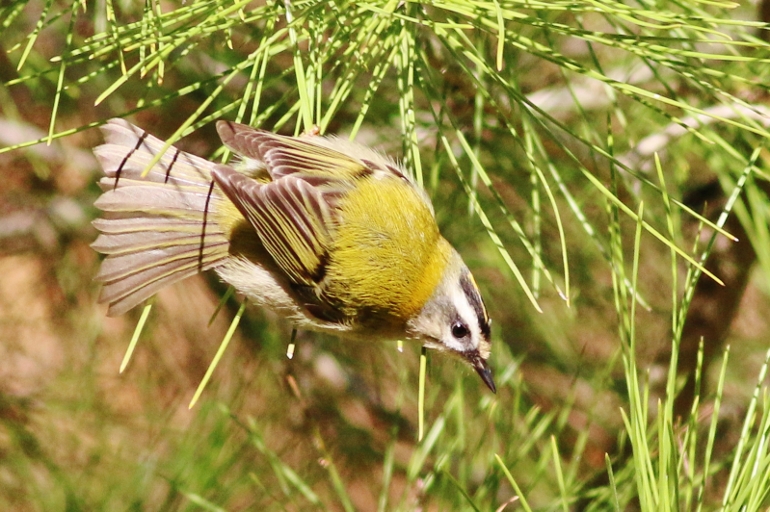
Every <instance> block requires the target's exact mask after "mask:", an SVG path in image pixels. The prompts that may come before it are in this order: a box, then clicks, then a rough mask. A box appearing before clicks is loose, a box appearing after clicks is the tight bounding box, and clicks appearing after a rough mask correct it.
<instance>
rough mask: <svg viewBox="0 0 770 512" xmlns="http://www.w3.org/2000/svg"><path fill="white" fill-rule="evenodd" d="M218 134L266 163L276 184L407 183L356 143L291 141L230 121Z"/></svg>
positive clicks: (222, 123)
mask: <svg viewBox="0 0 770 512" xmlns="http://www.w3.org/2000/svg"><path fill="white" fill-rule="evenodd" d="M217 132H218V133H219V136H220V138H221V139H222V142H223V143H224V144H225V146H227V147H228V148H230V149H231V150H233V151H234V152H236V153H238V154H239V155H241V156H244V157H246V158H251V159H254V160H258V161H260V162H263V163H264V165H265V167H266V168H267V171H268V172H269V173H270V175H271V176H272V178H273V179H274V180H278V179H281V178H283V177H286V176H290V175H296V176H298V177H300V178H302V179H304V180H306V181H308V182H309V183H311V184H312V185H315V186H321V187H338V186H339V185H340V184H344V183H350V182H352V181H354V180H356V179H360V178H363V177H366V176H369V175H371V174H374V173H385V174H389V175H392V176H394V177H398V178H402V179H405V180H407V178H406V177H405V175H404V173H403V172H402V171H401V170H400V169H399V168H398V166H397V165H396V164H395V163H393V162H392V161H390V160H389V159H386V158H384V157H382V156H381V155H378V154H377V153H375V152H374V151H372V150H370V149H369V148H365V147H363V146H360V145H358V144H355V143H353V142H348V141H344V140H341V139H327V138H324V137H314V136H306V137H287V136H284V135H278V134H275V133H270V132H266V131H262V130H255V129H254V128H251V127H249V126H246V125H243V124H238V123H231V122H229V121H219V122H218V123H217ZM331 146H339V147H343V148H345V149H346V151H345V152H343V151H341V150H338V149H334V147H331ZM353 153H355V154H356V156H353V155H352V154H353ZM407 181H409V180H407ZM410 183H411V182H410Z"/></svg>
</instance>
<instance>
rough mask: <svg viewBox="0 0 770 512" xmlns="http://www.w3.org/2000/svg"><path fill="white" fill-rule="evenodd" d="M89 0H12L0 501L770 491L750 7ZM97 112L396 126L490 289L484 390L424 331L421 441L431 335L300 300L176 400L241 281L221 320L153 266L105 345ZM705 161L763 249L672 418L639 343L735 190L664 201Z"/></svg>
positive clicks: (763, 82) (758, 78) (197, 130)
mask: <svg viewBox="0 0 770 512" xmlns="http://www.w3.org/2000/svg"><path fill="white" fill-rule="evenodd" d="M84 7H85V4H82V3H59V2H46V3H42V2H33V1H30V2H23V1H16V2H12V3H11V4H9V5H7V6H4V7H2V10H0V20H2V21H0V27H2V34H3V37H2V38H0V45H1V46H2V50H3V51H2V52H0V55H1V56H2V57H0V81H2V85H0V113H1V115H0V123H2V126H0V166H2V169H3V177H4V188H3V192H2V195H1V196H0V197H2V202H1V203H0V237H2V238H0V274H1V275H3V279H1V280H0V350H2V351H3V354H2V356H0V357H1V358H2V361H3V364H2V365H0V424H1V425H2V427H0V454H2V457H0V482H1V484H0V507H2V508H4V509H6V508H7V509H15V510H24V509H27V510H57V509H63V508H69V509H73V510H77V509H82V510H94V509H125V508H134V509H150V510H155V509H164V510H184V509H191V510H198V509H203V510H250V509H256V508H264V509H266V510H306V509H308V508H318V509H324V510H383V511H385V510H414V509H417V508H424V509H426V510H446V509H450V510H495V509H499V507H502V506H503V505H504V504H506V503H508V505H507V507H508V509H513V508H514V507H523V508H524V509H527V507H530V508H531V509H533V510H552V509H553V510H571V509H587V510H612V509H619V510H620V509H623V510H624V509H634V508H636V507H638V508H640V509H642V510H656V511H657V510H674V509H688V510H690V509H712V508H716V507H718V506H720V505H724V507H725V509H727V510H732V509H733V508H734V509H739V508H741V507H743V506H745V507H747V508H745V509H746V510H753V509H759V508H760V507H763V506H766V505H767V498H766V494H767V491H766V489H767V483H768V478H767V475H766V472H767V470H766V468H767V464H766V461H767V455H766V451H767V443H766V439H765V438H766V432H767V428H766V427H767V422H768V420H767V410H768V408H767V407H766V404H765V399H764V398H763V397H764V393H765V391H764V387H763V386H764V378H763V376H764V371H765V364H766V363H765V359H766V356H765V351H766V347H764V346H763V345H762V340H763V339H766V334H767V330H768V326H767V322H766V320H765V319H766V318H767V316H768V311H767V307H766V305H765V303H766V302H767V301H766V300H765V295H764V294H765V293H766V290H765V288H766V277H765V276H766V272H767V269H768V266H767V262H768V261H770V257H768V254H770V253H768V249H767V247H768V245H767V244H766V243H765V242H766V240H767V239H768V236H767V225H768V223H767V222H766V220H765V213H764V212H766V211H767V199H766V197H765V195H764V192H763V191H762V187H761V182H762V180H763V179H764V177H765V174H764V170H763V169H764V167H763V158H764V157H765V152H766V150H765V149H764V146H763V143H764V142H763V141H764V140H765V137H766V135H767V134H766V127H767V119H768V116H767V113H766V110H765V109H764V107H763V106H762V100H763V98H764V95H765V94H766V90H767V83H768V82H767V73H768V71H767V69H768V68H767V65H766V58H767V49H766V45H765V44H764V43H762V42H761V41H760V40H759V39H757V38H756V37H755V35H756V34H755V33H754V31H756V30H760V29H761V28H762V27H761V25H760V24H757V23H754V22H749V21H739V20H746V19H750V18H751V17H752V16H753V15H754V13H752V12H750V11H748V9H747V8H746V7H743V8H740V9H737V8H736V6H735V5H733V4H730V3H726V2H724V3H720V2H710V3H693V4H692V5H689V6H684V5H681V4H674V3H665V2H664V3H663V4H661V3H660V2H659V3H658V4H656V5H655V6H654V9H653V7H652V6H649V7H648V6H647V5H646V4H645V3H638V4H629V5H625V4H621V3H617V2H611V3H608V2H604V3H596V2H593V3H590V2H589V3H574V2H547V3H532V2H502V3H501V2H476V3H473V4H470V3H467V2H433V3H431V4H424V3H414V2H412V3H402V2H397V1H393V2H384V3H361V2H355V3H353V2H315V1H304V2H283V3H265V4H261V3H253V2H236V3H229V4H227V3H223V2H184V3H181V4H179V5H174V6H170V5H165V4H164V5H161V4H148V5H147V7H145V8H144V9H141V8H138V7H136V6H134V5H133V4H129V3H113V2H107V3H97V4H94V6H93V8H91V6H90V5H89V6H88V7H89V10H87V11H86V10H84ZM115 115H130V116H133V117H132V121H134V122H136V123H137V124H140V125H141V126H142V127H143V128H145V129H148V130H149V131H151V132H153V133H154V134H155V135H158V136H160V137H163V138H167V139H168V140H169V141H170V142H176V139H178V138H179V137H180V136H182V135H189V137H187V138H185V139H183V140H182V141H181V142H180V144H181V146H182V147H183V149H185V150H187V151H191V152H193V153H196V154H199V155H201V156H212V155H213V156H212V157H213V158H221V157H225V156H226V155H224V153H221V151H222V150H221V148H220V147H219V143H218V141H217V140H216V136H215V134H214V131H213V128H212V123H211V121H212V120H213V119H217V118H220V117H226V118H228V119H234V120H242V121H244V122H248V123H251V124H254V125H259V126H263V127H266V128H269V129H275V130H282V131H284V132H294V133H297V132H300V131H303V130H306V129H308V128H309V127H311V126H312V125H318V126H319V127H320V129H321V130H322V131H324V132H330V133H340V134H342V135H343V136H344V135H347V134H350V135H351V136H355V137H356V139H357V140H359V141H362V142H364V143H368V144H372V145H375V146H377V147H380V148H382V149H383V150H385V151H387V152H389V153H392V154H400V155H402V158H403V160H404V162H405V164H406V165H407V166H408V167H409V168H410V169H411V170H413V171H414V172H415V173H416V177H417V179H418V180H419V181H420V182H421V183H424V185H425V187H426V188H427V190H428V191H429V193H430V194H431V196H432V197H433V199H434V203H435V206H436V213H437V218H438V220H439V223H440V225H441V227H442V231H443V232H444V234H445V236H446V237H447V238H448V239H449V240H451V241H452V242H453V244H455V245H456V246H457V248H458V249H459V250H460V252H461V253H462V254H463V255H464V258H465V260H466V262H467V263H468V264H469V266H470V267H471V268H472V270H473V271H474V275H475V276H476V278H477V281H478V282H479V285H480V286H481V288H482V289H483V292H484V295H485V297H486V298H487V303H488V306H489V308H490V312H491V314H492V317H493V319H494V328H493V338H494V340H493V355H492V359H491V361H492V364H493V367H494V368H495V380H496V382H497V384H498V389H499V391H498V394H497V395H494V396H493V395H491V394H489V393H488V392H487V391H486V390H485V389H484V388H483V386H482V385H480V382H478V378H477V377H476V376H475V375H473V374H472V373H471V372H470V371H469V370H468V369H466V368H465V367H463V366H462V365H461V364H460V363H457V362H455V361H451V360H447V359H446V358H444V357H442V356H440V355H436V354H432V353H429V364H428V376H427V380H428V384H427V387H426V408H425V410H426V412H425V415H426V432H425V436H424V438H423V440H422V441H419V442H418V441H417V415H418V413H417V374H418V354H419V348H418V347H414V346H409V345H407V346H406V347H405V350H404V353H400V352H398V350H397V349H396V347H395V346H382V345H377V346H369V345H367V344H363V343H360V344H355V343H352V344H351V343H340V342H339V341H338V340H336V339H333V338H327V337H323V336H317V335H313V334H308V333H300V334H299V336H298V339H297V350H296V355H295V357H294V359H292V360H291V361H289V360H287V359H286V357H285V356H284V352H285V347H286V344H287V342H288V340H289V339H290V326H287V325H284V324H282V323H281V322H280V321H279V320H277V319H275V318H273V317H272V316H270V315H268V314H265V313H263V312H259V311H255V310H250V311H248V313H247V315H246V317H245V319H244V321H243V322H242V324H241V326H240V329H239V331H238V333H237V334H236V337H235V339H234V342H233V343H231V345H230V346H229V347H228V350H227V351H226V353H225V355H224V358H223V360H222V361H221V362H220V363H219V365H218V367H217V368H216V370H215V372H214V374H213V375H212V380H211V382H210V383H209V385H208V386H207V388H206V389H205V390H204V392H203V394H202V395H201V399H200V401H199V402H198V404H197V405H196V406H195V408H193V409H192V410H188V408H187V405H188V403H189V402H190V398H191V397H192V394H193V392H194V391H195V389H196V387H197V385H198V383H199V382H200V380H201V378H202V377H203V375H204V373H205V371H206V368H207V367H208V364H209V362H210V361H211V359H212V357H213V356H214V354H215V352H216V350H217V346H218V343H219V341H220V340H221V339H222V337H223V335H224V332H225V330H226V328H227V324H228V323H229V321H230V319H231V318H232V317H233V315H234V314H235V312H236V310H237V308H238V305H237V304H236V302H235V301H232V300H231V301H229V302H228V304H227V306H226V307H225V308H224V309H223V310H222V312H221V313H220V315H219V317H218V318H217V319H216V321H215V322H214V324H213V325H212V326H208V320H209V317H210V316H211V314H212V312H213V311H214V309H215V307H216V304H217V302H218V296H219V295H218V294H222V293H224V289H223V288H222V287H221V285H219V284H218V283H215V282H213V280H212V279H210V278H207V277H199V278H194V279H190V280H188V281H186V282H184V283H181V284H179V285H175V286H173V287H171V288H170V289H168V290H164V291H163V292H162V293H160V294H159V295H158V297H157V300H156V304H155V307H154V311H153V313H152V314H151V316H150V318H149V321H148V325H147V326H146V328H145V329H144V330H143V331H142V335H141V337H140V339H139V342H138V345H137V348H136V350H135V352H134V354H133V357H132V360H131V362H130V364H129V366H128V368H127V370H126V371H125V372H124V373H123V374H122V375H119V374H118V373H117V370H118V367H119V366H120V362H121V360H122V358H123V353H124V350H125V348H126V346H127V344H128V340H129V339H130V337H131V333H132V332H133V329H134V326H135V324H136V322H137V320H138V318H139V312H138V311H134V312H132V313H130V314H128V315H126V316H125V317H122V318H117V319H107V318H105V317H104V313H103V308H101V307H100V306H97V305H96V298H97V293H98V290H97V289H96V288H95V287H94V285H92V284H91V282H90V279H91V277H92V276H93V275H94V274H95V273H96V268H97V265H98V257H97V255H96V254H95V253H94V252H93V251H92V250H91V249H90V248H89V247H88V243H89V242H90V241H92V240H93V238H94V236H95V233H94V231H93V229H91V228H90V226H89V225H88V220H89V219H91V218H93V217H94V216H95V215H96V214H97V212H95V211H94V209H93V208H92V206H91V205H92V203H93V200H94V199H95V197H96V196H97V194H98V190H97V187H96V186H95V184H94V182H95V180H96V177H97V175H98V170H97V168H96V163H95V161H94V160H93V159H92V158H91V157H90V155H89V154H88V149H89V148H90V147H92V146H94V145H96V144H98V142H99V136H98V134H97V133H96V130H90V131H86V128H87V127H92V126H95V125H96V124H98V123H100V122H102V121H103V120H104V119H106V118H108V117H112V116H115ZM41 141H42V142H50V143H51V145H50V146H44V145H41V144H38V145H33V143H34V142H41ZM713 179H719V180H720V181H721V183H722V188H723V189H724V191H725V194H726V195H727V196H728V197H729V198H732V201H728V202H727V204H728V206H727V207H726V211H729V212H730V214H731V215H733V214H734V215H738V216H739V217H740V218H741V220H742V222H743V225H744V226H746V230H747V233H748V237H749V238H750V239H751V241H752V242H753V244H754V247H755V250H756V253H757V259H758V261H759V263H760V265H759V266H758V270H757V272H756V273H755V277H754V279H753V280H752V284H751V285H750V287H749V289H748V292H747V294H746V295H745V298H744V301H743V303H742V305H741V307H740V313H739V315H738V317H737V318H736V319H735V320H734V329H733V334H732V335H731V337H730V338H729V341H731V342H733V343H734V346H733V347H732V348H731V350H730V354H731V355H730V357H729V358H728V357H727V356H725V357H724V358H723V359H720V357H717V359H716V362H715V364H713V365H710V367H707V368H702V372H701V378H700V379H699V380H698V382H699V383H700V388H699V390H698V394H697V399H698V400H697V402H696V404H695V405H694V406H693V407H692V414H691V415H690V416H689V417H685V418H677V417H676V416H675V415H674V414H673V410H674V409H673V406H674V402H673V398H674V396H675V395H676V393H677V390H678V389H679V387H680V386H681V377H680V376H678V375H677V374H676V373H675V372H673V371H671V372H669V371H668V369H667V368H664V369H663V370H662V372H663V375H662V377H661V375H657V373H658V372H659V371H660V369H658V368H656V367H655V366H654V365H652V361H653V360H656V358H657V356H658V355H659V354H660V353H661V351H663V352H665V351H666V350H667V347H672V346H673V347H677V346H678V345H677V344H678V343H679V341H680V337H681V335H682V334H681V333H682V325H683V324H682V322H683V319H684V318H685V314H686V311H687V309H688V307H689V295H690V294H691V293H692V291H693V290H694V288H693V286H694V284H693V281H692V280H691V279H690V278H689V277H688V275H692V274H687V272H690V273H692V272H695V265H694V264H693V262H698V263H697V264H700V262H701V257H702V255H703V254H704V252H708V250H707V247H708V244H707V243H706V242H707V241H708V237H709V236H711V234H712V233H713V232H714V225H713V224H710V223H712V222H722V221H723V220H724V219H721V220H720V221H717V220H716V219H715V220H711V221H707V220H705V219H700V218H699V217H698V216H697V211H696V210H688V207H686V206H684V205H683V204H682V198H683V197H684V195H685V192H687V191H688V190H691V189H693V188H696V187H698V186H700V185H702V184H703V183H705V182H708V181H711V180H713ZM738 192H743V194H744V195H742V196H739V194H738ZM743 198H745V199H743ZM642 205H643V207H642ZM699 207H700V206H699V205H697V206H693V208H699ZM641 219H643V220H644V222H645V223H648V224H645V223H643V222H642V221H641ZM699 222H700V223H701V224H702V225H703V227H702V234H701V235H699V236H700V237H701V238H703V240H700V241H699V242H698V243H697V244H696V241H695V238H696V236H697V235H692V234H691V233H692V230H689V231H688V229H686V226H687V225H688V223H689V224H693V223H694V224H698V223H699ZM661 239H662V240H661ZM714 240H715V243H727V242H726V240H727V238H726V237H724V236H722V235H719V236H718V237H717V238H715V239H714ZM744 243H745V242H744ZM677 251H679V253H678V254H677ZM683 254H687V255H688V257H689V258H690V260H691V262H690V264H689V265H686V264H685V263H684V260H683V257H682V255H683ZM719 277H722V276H719ZM536 308H541V309H542V310H543V313H542V314H540V313H536ZM719 313H720V312H719V311H715V312H714V315H719ZM731 320H732V319H731V318H727V317H726V318H725V319H724V321H725V322H729V321H731ZM704 341H705V342H706V343H708V342H713V340H704ZM738 342H740V344H737V343H738ZM673 352H674V357H673V360H674V361H676V354H677V353H676V350H674V351H673ZM717 352H718V354H721V349H718V350H717ZM722 361H724V363H723V364H720V363H721V362H722ZM757 382H759V384H757ZM741 425H742V426H741Z"/></svg>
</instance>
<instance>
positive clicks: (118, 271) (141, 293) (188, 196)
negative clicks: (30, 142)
mask: <svg viewBox="0 0 770 512" xmlns="http://www.w3.org/2000/svg"><path fill="white" fill-rule="evenodd" d="M102 131H103V132H104V138H105V140H106V143H105V144H103V145H101V146H99V147H97V148H96V149H95V150H94V153H95V154H96V156H97V158H98V160H99V162H100V163H101V165H102V168H103V169H104V173H105V175H106V176H105V177H103V178H102V179H101V180H100V181H99V185H100V186H101V188H102V190H104V193H103V194H102V196H101V197H99V199H98V200H97V201H96V203H95V206H96V207H97V208H99V209H101V210H102V211H103V212H104V216H103V218H101V219H97V220H95V221H94V226H95V227H96V228H97V229H98V230H99V231H100V232H101V234H100V235H99V237H98V238H97V239H96V241H95V242H94V243H93V245H92V247H93V248H94V249H95V250H97V251H99V252H101V253H103V254H106V255H107V258H105V260H104V262H103V263H102V267H101V269H100V271H99V273H98V275H97V276H96V280H97V281H100V282H101V283H103V289H102V294H101V297H100V299H99V301H100V302H106V303H109V310H108V315H110V316H114V315H120V314H122V313H124V312H126V311H128V310H129V309H131V308H133V307H134V306H136V305H137V304H139V303H140V302H142V301H143V300H145V299H147V298H148V297H150V296H152V295H153V294H155V293H156V292H157V291H158V290H160V289H161V288H163V287H164V286H166V285H169V284H171V283H174V282H176V281H179V280H181V279H184V278H185V277H188V276H191V275H193V274H196V273H198V272H201V271H203V270H207V269H210V268H214V267H216V266H218V265H220V264H221V263H223V262H224V261H225V260H226V259H227V257H228V249H229V245H230V244H229V241H228V239H227V237H226V235H225V232H224V230H223V229H222V226H221V225H220V224H219V222H218V221H217V211H218V208H220V207H221V205H222V201H223V200H224V198H223V196H222V195H221V193H220V192H219V190H218V189H216V190H215V189H214V187H213V182H212V178H211V170H212V169H213V167H214V164H213V163H211V162H208V161H207V160H204V159H202V158H198V157H196V156H194V155H190V154H188V153H184V152H182V151H180V150H178V149H176V148H175V147H173V146H172V147H169V148H168V149H167V150H166V151H165V153H163V156H162V157H161V158H160V160H159V161H158V163H156V164H155V165H153V166H152V167H151V168H150V169H149V171H147V168H148V165H149V164H150V162H152V160H153V159H154V158H155V157H156V156H157V155H158V154H159V153H160V151H161V150H162V149H163V146H164V143H163V141H161V140H160V139H157V138H155V137H153V136H152V135H150V134H148V133H147V132H145V131H144V130H141V129H139V128H137V127H135V126H133V125H131V124H130V123H128V122H126V121H124V120H122V119H113V120H111V121H109V122H108V123H107V124H106V125H105V126H104V127H103V128H102ZM144 172H147V175H146V176H144V177H143V176H142V174H143V173H144Z"/></svg>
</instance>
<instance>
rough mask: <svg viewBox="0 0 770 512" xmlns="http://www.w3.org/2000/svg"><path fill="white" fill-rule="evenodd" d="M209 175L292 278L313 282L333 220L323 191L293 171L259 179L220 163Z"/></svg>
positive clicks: (319, 273) (323, 260) (297, 282)
mask: <svg viewBox="0 0 770 512" xmlns="http://www.w3.org/2000/svg"><path fill="white" fill-rule="evenodd" d="M212 174H213V176H214V180H215V181H216V182H217V184H218V185H219V187H220V188H221V189H222V191H223V192H224V193H225V195H227V197H228V198H229V199H230V200H231V201H232V202H233V203H234V204H235V206H236V207H237V208H238V210H239V211H240V212H241V213H242V214H243V216H244V217H246V219H248V221H249V223H250V224H251V225H252V226H253V227H254V230H255V231H256V232H257V234H258V235H259V237H260V239H261V241H262V243H263V245H264V246H265V249H267V251H268V253H270V255H271V256H272V257H273V259H274V260H275V262H276V264H277V265H278V266H279V267H280V268H281V269H282V270H283V271H284V272H285V273H286V275H287V276H288V277H289V278H290V280H291V281H292V283H293V284H295V285H299V286H310V287H315V286H317V284H318V281H319V280H320V279H321V278H322V276H323V274H324V272H325V269H324V266H325V264H326V259H327V258H326V255H327V251H328V249H329V246H330V229H331V228H333V226H334V225H335V212H334V210H333V209H332V207H330V206H329V204H328V203H327V201H326V200H325V199H324V197H323V192H322V191H321V190H319V189H318V188H316V187H313V186H312V185H310V184H309V183H307V182H306V181H304V180H301V179H299V178H296V177H293V176H287V177H285V178H282V179H281V180H279V181H273V182H270V183H259V182H256V181H254V180H252V179H249V178H248V177H246V176H244V175H242V174H240V173H238V172H237V171H235V170H233V169H232V168H230V167H227V166H223V165H220V166H217V167H216V168H215V169H214V171H213V172H212Z"/></svg>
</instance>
